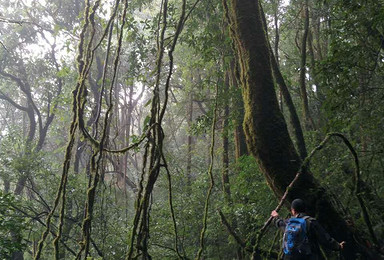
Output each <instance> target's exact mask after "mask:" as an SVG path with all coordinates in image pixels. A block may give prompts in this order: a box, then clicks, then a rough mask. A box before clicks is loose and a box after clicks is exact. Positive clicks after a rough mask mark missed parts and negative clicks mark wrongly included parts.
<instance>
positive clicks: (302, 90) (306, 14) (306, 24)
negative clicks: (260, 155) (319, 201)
mask: <svg viewBox="0 0 384 260" xmlns="http://www.w3.org/2000/svg"><path fill="white" fill-rule="evenodd" d="M303 8H304V32H303V38H302V40H301V60H300V79H299V82H300V95H301V99H302V102H303V113H304V122H305V126H306V129H315V127H314V123H313V120H312V117H311V114H310V112H309V104H308V95H307V88H306V86H305V76H306V62H307V38H308V31H309V11H308V0H305V2H304V7H303Z"/></svg>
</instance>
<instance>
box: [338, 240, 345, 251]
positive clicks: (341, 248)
mask: <svg viewBox="0 0 384 260" xmlns="http://www.w3.org/2000/svg"><path fill="white" fill-rule="evenodd" d="M345 243H346V242H345V241H343V242H341V243H340V244H339V245H340V250H343V249H344V246H345Z"/></svg>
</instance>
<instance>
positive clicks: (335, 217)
mask: <svg viewBox="0 0 384 260" xmlns="http://www.w3.org/2000/svg"><path fill="white" fill-rule="evenodd" d="M223 3H224V5H225V7H226V9H227V11H228V16H227V17H228V18H229V20H230V21H229V22H230V32H231V37H232V40H233V42H234V45H235V48H236V51H237V53H236V54H237V60H238V62H239V68H240V81H241V87H242V90H243V91H242V93H243V99H244V107H245V115H244V130H245V134H246V139H247V145H248V150H249V152H250V154H251V155H252V156H254V157H255V158H256V160H257V162H258V165H259V167H260V170H261V171H262V172H263V174H264V175H265V177H266V179H267V182H268V184H269V186H270V187H271V189H272V190H273V191H274V193H275V194H276V195H277V196H278V197H281V196H282V195H283V193H284V191H285V189H286V187H287V186H288V185H289V183H290V182H291V181H292V180H293V178H294V177H295V175H296V173H297V171H298V169H299V167H300V164H301V159H300V157H299V155H298V154H297V152H296V150H295V147H294V145H293V142H292V140H291V138H290V136H289V134H288V129H287V125H286V122H285V120H284V118H283V115H282V113H281V111H280V109H279V105H278V102H277V97H276V93H275V88H274V81H273V77H272V69H271V60H270V58H271V57H270V52H269V47H268V42H267V38H266V32H265V31H264V28H263V24H262V18H261V12H260V3H259V1H255V0H229V1H225V0H224V1H223ZM295 198H303V199H304V200H305V201H306V203H307V204H308V206H309V210H308V213H309V214H311V215H313V216H316V218H317V219H318V220H319V222H320V223H321V224H322V225H323V226H324V227H325V228H326V229H327V230H328V231H329V232H330V233H331V235H332V236H333V237H334V238H335V239H336V240H338V241H343V240H345V241H347V243H348V246H346V248H345V250H344V251H343V254H344V257H345V258H346V259H356V253H357V252H358V251H360V252H364V253H367V252H368V250H365V249H364V246H363V245H362V244H360V243H356V239H354V238H353V237H355V238H356V237H358V234H356V231H354V230H353V229H352V228H350V227H349V226H348V225H347V224H346V222H345V221H344V219H343V218H342V216H340V215H339V214H338V212H337V210H336V209H335V207H334V205H333V204H332V200H331V199H330V198H329V196H328V195H327V194H326V192H325V190H324V189H323V188H322V187H321V186H320V185H319V183H318V182H317V181H316V180H315V179H314V178H313V175H311V174H310V173H304V174H302V175H301V177H300V179H299V181H298V182H297V183H296V185H295V186H294V188H293V189H291V190H290V193H289V195H288V201H292V200H293V199H295ZM367 254H368V253H367ZM367 254H365V255H367ZM367 259H373V258H370V257H367Z"/></svg>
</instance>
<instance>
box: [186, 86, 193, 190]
mask: <svg viewBox="0 0 384 260" xmlns="http://www.w3.org/2000/svg"><path fill="white" fill-rule="evenodd" d="M191 82H193V81H191ZM187 111H188V112H187V113H188V114H187V124H188V130H190V129H191V126H192V120H193V93H192V92H191V93H190V94H189V100H188V108H187ZM187 139H188V141H187V178H188V182H189V183H190V181H191V176H192V170H191V169H192V149H193V137H192V134H191V133H190V131H188V137H187Z"/></svg>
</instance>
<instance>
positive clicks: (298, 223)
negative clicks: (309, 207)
mask: <svg viewBox="0 0 384 260" xmlns="http://www.w3.org/2000/svg"><path fill="white" fill-rule="evenodd" d="M291 214H292V217H291V218H289V219H287V220H283V219H281V218H279V214H278V213H277V212H276V211H275V210H273V211H272V212H271V216H272V217H273V221H274V223H275V225H276V226H277V227H278V228H281V229H284V237H283V251H284V260H317V259H319V256H320V254H321V252H320V247H319V244H321V245H322V246H324V247H326V248H328V249H330V250H334V251H339V250H342V249H343V248H344V245H345V241H343V242H341V243H338V242H337V241H336V240H335V239H333V238H332V237H331V236H330V235H329V234H328V233H327V232H326V231H325V230H324V228H323V227H322V226H321V225H320V224H319V222H318V221H317V220H316V219H314V218H312V217H309V216H308V215H306V214H305V203H304V201H303V200H301V199H295V200H294V201H292V204H291Z"/></svg>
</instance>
